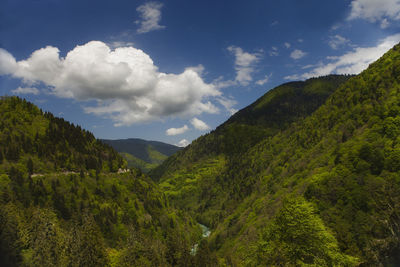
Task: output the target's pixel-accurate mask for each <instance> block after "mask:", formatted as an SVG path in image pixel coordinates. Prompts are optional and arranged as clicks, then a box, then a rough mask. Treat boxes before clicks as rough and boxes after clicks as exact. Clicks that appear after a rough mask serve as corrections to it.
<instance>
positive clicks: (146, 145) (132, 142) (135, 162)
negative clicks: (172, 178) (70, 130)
mask: <svg viewBox="0 0 400 267" xmlns="http://www.w3.org/2000/svg"><path fill="white" fill-rule="evenodd" d="M101 141H102V142H103V143H105V144H108V145H110V146H112V147H113V148H114V149H115V150H117V151H118V152H119V153H120V154H121V155H122V157H123V158H124V159H125V160H126V161H127V162H128V167H136V168H140V169H142V170H143V171H145V172H148V171H150V170H151V169H153V168H155V167H157V166H158V165H160V164H161V163H162V162H163V161H164V160H166V159H167V158H168V157H169V156H171V155H173V154H174V153H176V152H177V151H179V150H181V148H180V147H178V146H174V145H170V144H166V143H163V142H158V141H147V140H143V139H138V138H129V139H118V140H107V139H102V140H101Z"/></svg>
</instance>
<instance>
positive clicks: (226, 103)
mask: <svg viewBox="0 0 400 267" xmlns="http://www.w3.org/2000/svg"><path fill="white" fill-rule="evenodd" d="M217 101H218V102H219V103H220V104H221V105H222V106H223V107H224V108H225V109H226V110H227V111H228V112H229V113H230V114H231V115H233V114H235V113H236V112H237V111H238V110H237V109H235V108H233V106H234V105H236V104H237V101H236V100H234V99H230V98H226V97H219V98H218V99H217Z"/></svg>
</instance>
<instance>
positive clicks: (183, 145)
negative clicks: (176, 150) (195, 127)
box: [176, 139, 190, 147]
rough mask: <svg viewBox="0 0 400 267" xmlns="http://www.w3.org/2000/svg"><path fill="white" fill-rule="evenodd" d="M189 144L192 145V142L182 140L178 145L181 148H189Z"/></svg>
mask: <svg viewBox="0 0 400 267" xmlns="http://www.w3.org/2000/svg"><path fill="white" fill-rule="evenodd" d="M189 144H190V142H189V141H188V140H186V139H182V140H181V141H179V142H178V143H177V144H176V145H177V146H179V147H185V146H188V145H189Z"/></svg>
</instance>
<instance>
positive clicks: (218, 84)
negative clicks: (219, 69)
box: [212, 76, 237, 89]
mask: <svg viewBox="0 0 400 267" xmlns="http://www.w3.org/2000/svg"><path fill="white" fill-rule="evenodd" d="M212 84H213V85H214V87H215V88H217V89H221V88H226V87H230V86H234V85H237V81H232V80H224V77H223V76H219V77H218V78H217V79H215V80H214V81H213V82H212Z"/></svg>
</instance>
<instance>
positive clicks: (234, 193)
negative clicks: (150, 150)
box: [150, 45, 400, 266]
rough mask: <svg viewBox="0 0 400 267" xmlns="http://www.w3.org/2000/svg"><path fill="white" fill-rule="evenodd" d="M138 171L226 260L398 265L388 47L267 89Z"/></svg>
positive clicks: (396, 145) (397, 108)
mask: <svg viewBox="0 0 400 267" xmlns="http://www.w3.org/2000/svg"><path fill="white" fill-rule="evenodd" d="M314 101H315V102H314ZM150 174H151V176H152V177H153V179H154V180H156V181H159V184H160V187H161V188H162V189H163V190H164V192H165V194H166V195H167V197H168V198H169V199H170V200H171V202H172V203H173V204H174V205H175V206H176V207H179V208H181V209H183V210H186V211H188V212H189V213H190V214H192V216H195V217H196V219H197V220H198V221H200V222H201V223H202V224H205V225H208V226H210V227H211V228H212V233H211V235H210V237H209V247H210V250H211V251H214V252H216V253H217V255H218V256H219V257H220V258H221V259H220V260H221V262H222V261H224V262H226V263H228V265H230V266H303V265H304V266H306V265H307V266H399V264H400V257H399V255H400V225H399V221H400V215H399V214H400V45H396V46H395V47H394V48H393V49H391V50H390V51H388V52H387V53H386V54H385V55H384V56H383V57H382V58H380V59H379V60H377V61H376V62H375V63H373V64H371V65H370V66H369V67H368V69H366V70H365V71H363V72H362V73H361V74H359V75H357V76H353V77H349V76H346V77H344V76H328V77H320V78H314V79H310V80H307V81H305V82H295V83H287V84H284V85H281V86H278V87H276V88H275V89H273V90H271V91H269V92H268V93H267V94H266V95H264V96H263V97H262V98H261V99H259V100H257V101H256V102H255V103H253V104H252V105H250V106H249V107H247V108H245V109H243V110H241V111H239V112H238V113H237V114H235V115H234V116H232V117H231V118H230V119H229V120H228V121H227V122H226V123H224V124H222V125H221V126H219V127H218V128H217V129H216V130H215V131H213V132H211V133H210V134H208V135H205V136H202V137H200V138H198V139H197V140H195V141H193V142H192V144H191V145H189V146H187V147H186V148H185V149H183V150H182V151H179V152H178V153H176V154H175V155H173V156H171V157H170V158H168V159H167V160H166V161H165V162H164V163H163V164H162V165H160V166H159V167H157V168H156V169H155V170H153V171H152V172H151V173H150Z"/></svg>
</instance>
